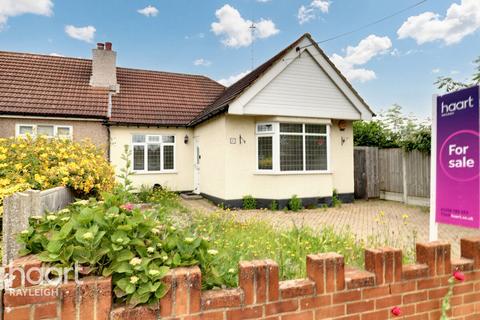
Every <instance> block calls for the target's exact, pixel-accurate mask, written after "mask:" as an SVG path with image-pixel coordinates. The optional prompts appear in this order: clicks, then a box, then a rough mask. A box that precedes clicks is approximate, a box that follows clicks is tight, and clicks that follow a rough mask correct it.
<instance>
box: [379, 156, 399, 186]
mask: <svg viewBox="0 0 480 320" xmlns="http://www.w3.org/2000/svg"><path fill="white" fill-rule="evenodd" d="M402 153H403V151H402V149H380V150H379V152H378V158H379V177H380V190H381V191H386V192H394V193H403V164H402V161H403V160H402Z"/></svg>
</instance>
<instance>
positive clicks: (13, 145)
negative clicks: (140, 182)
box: [0, 137, 115, 214]
mask: <svg viewBox="0 0 480 320" xmlns="http://www.w3.org/2000/svg"><path fill="white" fill-rule="evenodd" d="M114 183H115V175H114V170H113V168H112V166H111V165H110V164H109V163H108V161H107V159H106V158H105V156H104V153H103V151H102V150H101V149H99V148H98V147H97V146H95V145H93V144H92V143H91V142H89V141H83V142H80V143H78V142H73V141H70V140H67V139H47V138H41V137H39V138H32V137H25V138H24V137H18V138H9V139H0V214H2V213H3V207H2V204H3V199H4V197H6V196H8V195H11V194H13V193H15V192H19V191H24V190H27V189H35V190H45V189H49V188H53V187H58V186H67V187H69V188H71V189H72V190H73V191H74V193H75V195H76V196H78V197H83V196H97V195H98V194H99V193H100V192H101V191H110V190H111V189H112V188H113V186H114Z"/></svg>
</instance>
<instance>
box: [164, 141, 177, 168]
mask: <svg viewBox="0 0 480 320" xmlns="http://www.w3.org/2000/svg"><path fill="white" fill-rule="evenodd" d="M174 160H175V159H174V152H173V146H163V170H173V169H174Z"/></svg>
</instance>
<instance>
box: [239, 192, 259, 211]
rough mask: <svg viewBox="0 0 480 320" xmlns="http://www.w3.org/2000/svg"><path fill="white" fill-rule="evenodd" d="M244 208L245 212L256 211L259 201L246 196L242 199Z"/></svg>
mask: <svg viewBox="0 0 480 320" xmlns="http://www.w3.org/2000/svg"><path fill="white" fill-rule="evenodd" d="M242 206H243V209H245V210H254V209H256V208H257V200H255V198H254V197H252V196H251V195H247V196H244V197H243V199H242Z"/></svg>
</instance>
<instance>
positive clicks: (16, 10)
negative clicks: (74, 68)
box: [0, 0, 480, 118]
mask: <svg viewBox="0 0 480 320" xmlns="http://www.w3.org/2000/svg"><path fill="white" fill-rule="evenodd" d="M416 2H418V0H398V1H385V0H362V1H357V0H331V1H328V0H306V1H304V0H288V1H287V0H236V1H234V0H223V1H218V0H208V1H207V0H203V1H198V0H189V1H188V0H175V1H173V0H170V1H167V0H150V1H144V0H135V1H133V0H129V1H127V0H101V1H99V0H83V1H71V0H62V1H60V0H0V28H1V31H0V50H5V51H21V52H34V53H43V54H52V53H53V54H60V55H65V56H74V57H84V58H89V57H90V55H91V52H90V50H91V48H93V47H94V46H95V42H104V41H111V42H113V47H114V50H116V51H117V52H118V65H119V66H124V67H133V68H144V69H153V70H163V71H173V72H182V73H195V74H205V75H207V76H209V77H211V78H213V79H215V80H221V79H223V80H228V79H229V78H230V79H233V78H235V76H238V75H239V74H242V73H244V72H247V71H248V70H249V69H250V68H251V46H250V43H251V40H252V39H251V37H250V35H251V34H250V33H249V30H248V25H250V23H251V21H254V22H255V23H256V25H257V30H256V33H255V37H254V42H253V43H254V60H255V64H256V65H258V64H259V63H261V62H263V61H265V60H266V59H268V58H270V57H271V56H273V55H274V54H276V53H277V52H278V51H279V50H281V49H283V48H284V47H286V46H287V45H288V44H290V43H291V42H292V41H293V40H295V39H296V38H298V37H299V36H300V35H301V34H303V33H305V32H310V33H311V34H312V35H313V37H314V38H315V39H316V40H322V39H325V38H329V37H331V36H335V35H337V34H339V33H341V32H344V31H349V30H351V29H355V28H357V27H359V26H362V25H364V24H367V23H370V22H372V21H374V20H377V19H379V18H382V17H384V16H386V15H389V14H391V13H393V12H396V11H398V10H400V9H403V8H405V7H407V6H410V5H412V4H414V3H416ZM142 9H144V10H142ZM139 11H140V12H139ZM478 29H480V1H478V0H456V1H452V0H450V1H448V0H429V1H427V2H426V3H424V4H422V5H420V6H419V7H416V8H414V9H412V10H410V11H408V12H406V13H403V14H401V15H399V16H396V17H394V18H392V19H389V20H387V21H385V22H382V23H380V24H377V25H375V26H373V27H370V28H367V29H365V30H362V31H360V32H357V33H354V34H352V35H349V36H347V37H343V38H341V39H337V40H333V41H330V42H326V43H323V44H321V47H322V48H323V49H324V51H325V52H326V53H327V54H328V55H329V56H334V55H336V58H335V59H334V61H335V62H336V63H337V64H341V69H342V71H343V72H344V73H345V74H347V75H348V77H349V78H350V79H351V80H352V83H353V85H354V87H355V88H356V89H357V90H358V91H359V93H360V94H361V95H362V96H363V97H364V98H365V99H366V101H367V102H368V103H369V104H370V105H371V106H372V108H373V109H374V110H375V111H377V112H378V111H380V110H381V109H386V108H388V107H389V106H390V105H392V104H393V103H398V104H400V105H401V106H403V108H404V110H405V111H406V112H412V113H414V114H415V115H417V116H418V117H422V118H423V117H426V116H428V115H429V114H430V109H431V95H432V94H433V93H435V92H437V90H436V89H435V88H434V86H433V82H434V81H435V79H436V78H437V77H438V76H439V75H448V76H452V77H454V78H456V79H458V80H465V79H467V78H468V77H470V75H471V74H472V72H473V67H474V66H473V64H472V61H473V60H475V58H476V57H478V56H479V55H480V32H479V30H478ZM349 47H350V48H349ZM195 62H196V63H195Z"/></svg>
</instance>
